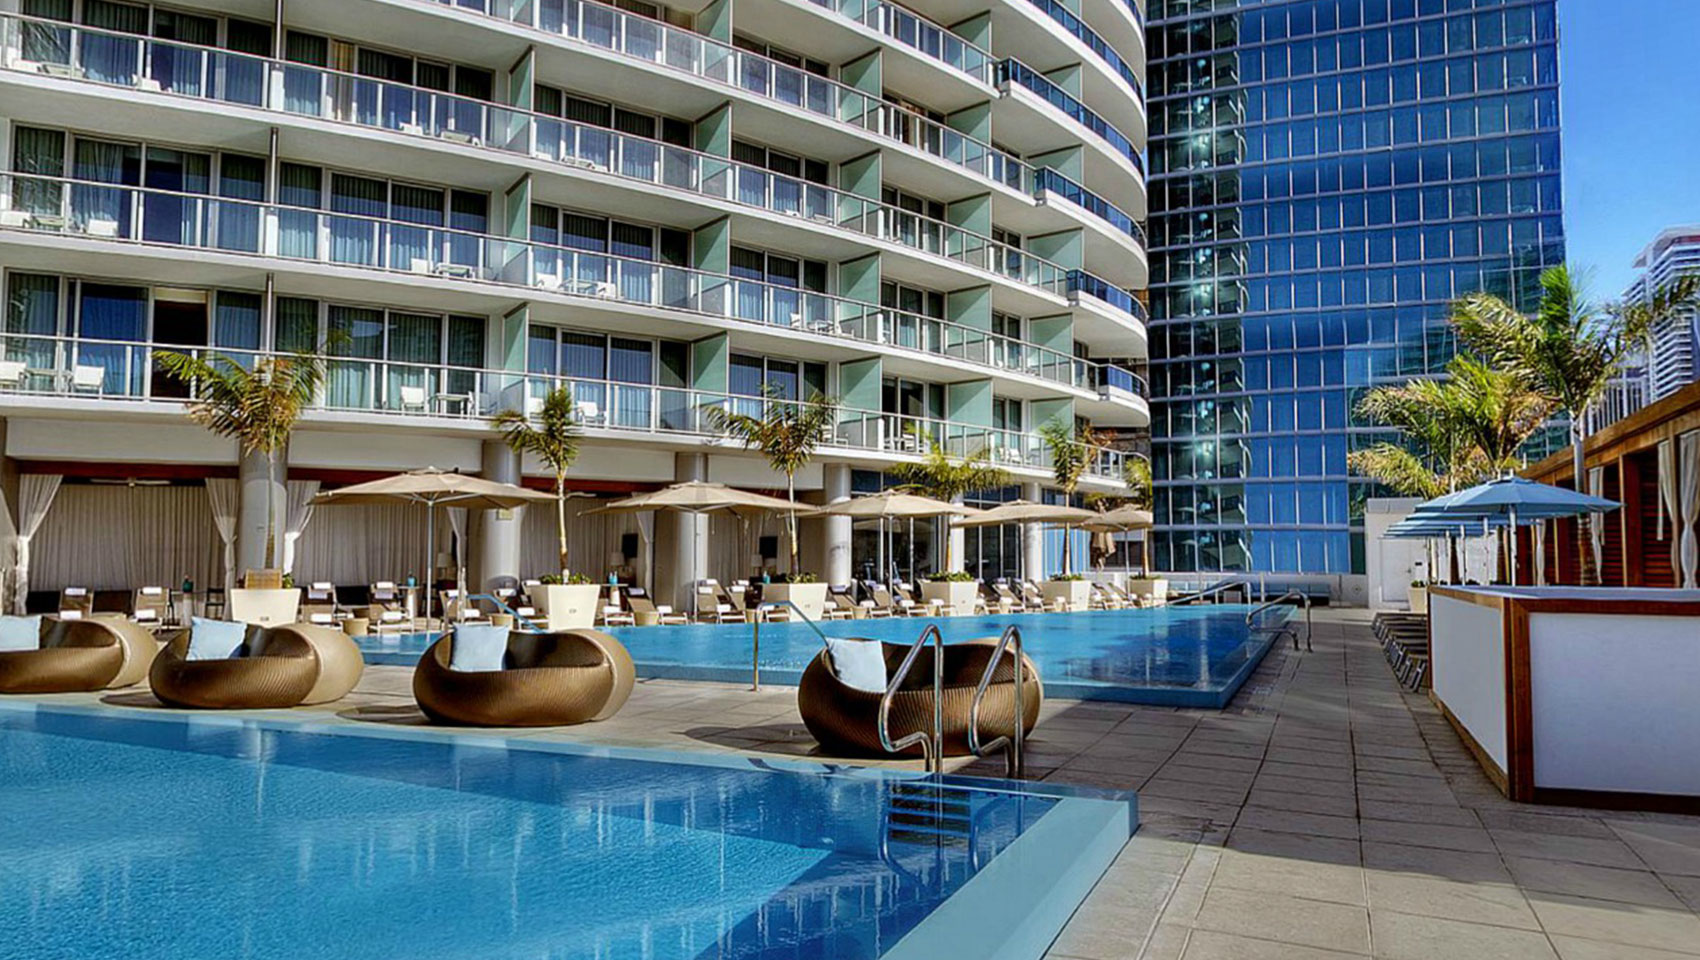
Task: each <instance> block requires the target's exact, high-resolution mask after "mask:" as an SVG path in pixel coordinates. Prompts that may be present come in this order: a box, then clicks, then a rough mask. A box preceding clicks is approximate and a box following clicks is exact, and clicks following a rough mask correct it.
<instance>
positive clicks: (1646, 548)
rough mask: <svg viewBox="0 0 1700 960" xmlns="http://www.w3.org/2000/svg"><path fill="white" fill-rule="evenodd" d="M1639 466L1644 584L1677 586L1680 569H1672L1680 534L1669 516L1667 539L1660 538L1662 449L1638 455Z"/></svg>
mask: <svg viewBox="0 0 1700 960" xmlns="http://www.w3.org/2000/svg"><path fill="white" fill-rule="evenodd" d="M1635 460H1636V465H1637V466H1638V467H1639V473H1640V475H1641V476H1640V481H1641V482H1640V483H1639V484H1638V487H1639V488H1640V491H1641V503H1640V509H1639V510H1637V511H1636V514H1637V516H1636V518H1635V519H1636V521H1638V522H1639V523H1640V525H1641V537H1642V540H1641V551H1640V554H1641V556H1640V563H1639V564H1638V566H1639V568H1640V573H1641V586H1644V587H1675V586H1676V572H1675V571H1674V570H1672V569H1671V563H1670V544H1671V538H1672V537H1674V536H1675V535H1676V524H1675V523H1674V522H1673V521H1672V520H1671V519H1670V518H1668V517H1667V518H1666V519H1665V539H1663V540H1660V539H1659V459H1658V451H1656V450H1649V451H1646V452H1645V453H1638V454H1635Z"/></svg>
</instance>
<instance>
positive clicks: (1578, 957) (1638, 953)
mask: <svg viewBox="0 0 1700 960" xmlns="http://www.w3.org/2000/svg"><path fill="white" fill-rule="evenodd" d="M1551 940H1552V945H1553V946H1555V947H1557V948H1558V956H1559V960H1689V958H1691V957H1693V956H1694V955H1693V954H1691V953H1672V952H1670V951H1669V950H1651V949H1648V948H1647V947H1632V946H1629V945H1628V944H1623V943H1608V942H1606V941H1604V940H1584V939H1582V938H1580V937H1565V936H1553V937H1552V938H1551Z"/></svg>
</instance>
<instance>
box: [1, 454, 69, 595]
mask: <svg viewBox="0 0 1700 960" xmlns="http://www.w3.org/2000/svg"><path fill="white" fill-rule="evenodd" d="M63 479H64V478H63V477H61V476H59V475H58V474H56V473H26V474H24V475H23V476H22V477H20V478H19V479H18V558H17V562H16V565H15V567H14V569H13V572H12V587H13V590H12V594H13V599H12V606H13V609H15V610H16V611H17V612H18V613H20V614H21V613H23V612H24V604H25V603H26V602H27V601H28V600H29V592H30V541H32V540H33V539H35V534H36V531H37V530H39V529H41V522H42V521H43V520H45V519H46V518H47V511H48V510H49V508H51V507H52V506H53V499H54V497H55V495H57V494H58V493H59V484H60V482H61V481H62V480H63Z"/></svg>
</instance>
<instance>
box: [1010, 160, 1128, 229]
mask: <svg viewBox="0 0 1700 960" xmlns="http://www.w3.org/2000/svg"><path fill="white" fill-rule="evenodd" d="M1033 177H1034V180H1033V182H1034V183H1035V184H1036V185H1037V186H1038V188H1039V190H1040V191H1041V192H1043V193H1054V194H1056V195H1057V196H1059V197H1062V198H1063V199H1065V200H1067V201H1069V202H1070V203H1073V204H1074V205H1075V206H1078V207H1080V208H1081V209H1082V210H1085V211H1086V212H1087V213H1090V214H1092V215H1093V216H1095V217H1097V218H1098V219H1100V220H1102V221H1104V222H1105V223H1107V224H1109V225H1110V226H1112V227H1115V228H1116V229H1117V230H1120V231H1121V232H1122V233H1125V234H1127V235H1128V236H1129V237H1132V238H1133V239H1134V240H1135V241H1137V242H1138V244H1139V245H1140V247H1142V248H1143V247H1144V246H1145V230H1144V229H1143V228H1142V227H1140V225H1139V222H1138V221H1137V220H1135V219H1133V218H1132V217H1130V216H1128V215H1127V214H1126V213H1123V212H1122V210H1121V208H1120V207H1117V206H1116V205H1115V204H1113V203H1111V202H1110V201H1108V200H1105V199H1104V198H1103V197H1100V196H1098V195H1097V194H1095V193H1093V192H1092V191H1090V190H1088V189H1086V188H1085V187H1083V186H1081V185H1080V184H1078V183H1075V182H1074V181H1073V180H1070V179H1069V178H1067V177H1065V176H1063V175H1062V174H1061V173H1058V172H1057V171H1056V170H1054V169H1052V168H1051V167H1039V168H1037V169H1035V170H1034V171H1033Z"/></svg>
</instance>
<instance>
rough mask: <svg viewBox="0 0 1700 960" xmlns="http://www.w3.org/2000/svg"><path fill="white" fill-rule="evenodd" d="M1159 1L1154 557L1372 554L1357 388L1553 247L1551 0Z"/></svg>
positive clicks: (1557, 231) (1444, 349)
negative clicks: (1453, 309) (1358, 468)
mask: <svg viewBox="0 0 1700 960" xmlns="http://www.w3.org/2000/svg"><path fill="white" fill-rule="evenodd" d="M1236 6H1237V9H1236ZM1152 13H1153V16H1152V18H1151V21H1150V27H1149V28H1148V30H1147V43H1148V47H1149V50H1150V59H1151V68H1150V72H1149V75H1148V81H1149V93H1150V111H1151V147H1150V171H1151V178H1152V179H1151V220H1150V229H1149V234H1150V243H1151V271H1152V276H1151V315H1152V327H1151V358H1152V367H1151V374H1152V381H1151V390H1152V397H1153V403H1152V428H1151V429H1152V467H1153V473H1154V476H1155V479H1156V485H1157V491H1156V504H1155V506H1156V520H1157V524H1158V526H1157V529H1156V531H1155V535H1154V537H1153V553H1154V555H1153V557H1152V562H1153V564H1154V565H1155V566H1156V567H1158V568H1159V569H1164V570H1170V571H1181V572H1218V571H1254V572H1282V573H1287V572H1295V573H1342V574H1343V573H1362V572H1363V566H1364V561H1363V546H1362V544H1363V534H1362V524H1363V502H1364V500H1365V499H1367V498H1368V496H1369V495H1370V494H1371V493H1372V492H1374V491H1373V489H1372V485H1371V484H1368V483H1367V482H1365V481H1363V480H1362V479H1361V478H1353V477H1350V476H1349V475H1348V471H1347V467H1346V455H1347V453H1348V452H1349V451H1351V450H1353V449H1356V448H1359V447H1362V446H1367V445H1369V444H1370V443H1373V442H1375V441H1377V440H1380V439H1387V438H1389V434H1388V433H1387V432H1385V431H1382V430H1377V429H1376V428H1375V427H1374V426H1373V425H1369V424H1364V423H1361V422H1359V421H1358V420H1357V418H1355V417H1354V416H1353V413H1352V410H1353V407H1354V406H1355V404H1356V401H1357V399H1358V397H1359V396H1361V394H1362V392H1363V391H1364V390H1366V389H1368V388H1369V387H1371V386H1374V385H1377V384H1380V383H1388V382H1398V381H1400V380H1403V379H1407V378H1409V377H1413V376H1423V375H1430V374H1435V373H1437V372H1439V371H1441V370H1442V368H1444V366H1445V364H1446V363H1447V362H1448V361H1449V360H1450V359H1451V357H1452V354H1453V351H1454V349H1455V343H1454V338H1453V336H1452V333H1451V330H1450V329H1449V327H1448V325H1447V323H1446V315H1447V310H1448V304H1449V303H1450V302H1451V301H1452V300H1453V299H1454V298H1456V297H1458V296H1460V295H1462V294H1464V293H1467V292H1470V291H1473V290H1488V291H1490V292H1493V293H1497V294H1500V295H1503V296H1506V297H1507V298H1509V299H1511V300H1513V301H1514V302H1516V303H1518V304H1519V305H1527V304H1529V303H1532V302H1533V300H1534V298H1535V297H1536V296H1537V294H1538V289H1539V284H1538V278H1539V274H1540V271H1541V270H1542V269H1544V268H1545V267H1547V266H1551V265H1554V264H1557V263H1561V262H1562V261H1563V257H1564V239H1563V222H1562V213H1563V211H1562V197H1561V193H1560V180H1559V167H1560V149H1559V114H1558V53H1557V18H1556V10H1555V3H1554V0H1302V2H1299V0H1267V2H1263V3H1257V4H1252V3H1246V2H1243V0H1242V2H1241V3H1239V4H1237V5H1236V4H1235V3H1232V2H1229V0H1213V2H1212V0H1154V2H1153V3H1152ZM1533 452H1535V453H1536V454H1538V453H1539V452H1540V451H1539V450H1536V451H1533Z"/></svg>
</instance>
